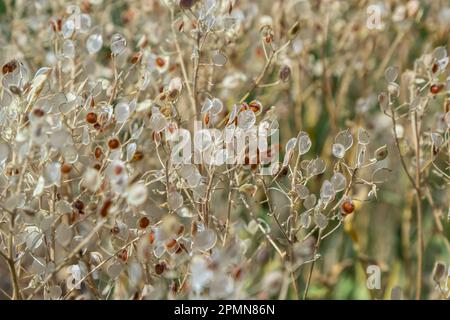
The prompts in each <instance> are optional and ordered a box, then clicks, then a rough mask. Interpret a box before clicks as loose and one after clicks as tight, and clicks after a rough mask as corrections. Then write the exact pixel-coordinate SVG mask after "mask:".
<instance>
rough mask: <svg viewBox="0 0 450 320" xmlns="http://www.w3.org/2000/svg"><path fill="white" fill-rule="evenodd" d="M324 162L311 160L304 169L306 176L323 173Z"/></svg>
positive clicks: (318, 159) (317, 159)
mask: <svg viewBox="0 0 450 320" xmlns="http://www.w3.org/2000/svg"><path fill="white" fill-rule="evenodd" d="M325 168H326V165H325V161H323V160H322V159H320V158H316V159H314V160H311V161H310V162H309V163H308V166H307V167H306V174H307V176H308V177H311V176H317V175H319V174H321V173H323V172H324V171H325Z"/></svg>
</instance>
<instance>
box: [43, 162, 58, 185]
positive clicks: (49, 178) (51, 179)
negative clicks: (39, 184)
mask: <svg viewBox="0 0 450 320" xmlns="http://www.w3.org/2000/svg"><path fill="white" fill-rule="evenodd" d="M44 179H45V186H46V187H50V186H52V185H56V186H59V183H60V180H61V164H60V163H59V162H50V163H48V164H47V165H46V166H45V168H44Z"/></svg>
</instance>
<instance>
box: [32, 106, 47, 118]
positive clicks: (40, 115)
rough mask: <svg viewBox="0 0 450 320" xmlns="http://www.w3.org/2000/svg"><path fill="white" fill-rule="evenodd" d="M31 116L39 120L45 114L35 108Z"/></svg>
mask: <svg viewBox="0 0 450 320" xmlns="http://www.w3.org/2000/svg"><path fill="white" fill-rule="evenodd" d="M33 115H34V116H35V117H38V118H41V117H43V116H44V115H45V113H44V110H42V109H39V108H37V109H34V110H33Z"/></svg>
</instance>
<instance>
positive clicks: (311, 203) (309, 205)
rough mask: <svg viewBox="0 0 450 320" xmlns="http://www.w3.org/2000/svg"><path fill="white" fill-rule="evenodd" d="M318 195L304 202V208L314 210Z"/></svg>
mask: <svg viewBox="0 0 450 320" xmlns="http://www.w3.org/2000/svg"><path fill="white" fill-rule="evenodd" d="M316 200H317V198H316V195H315V194H310V195H309V196H308V197H306V199H305V200H304V201H303V206H304V207H305V208H306V210H309V209H312V208H313V207H314V205H315V204H316Z"/></svg>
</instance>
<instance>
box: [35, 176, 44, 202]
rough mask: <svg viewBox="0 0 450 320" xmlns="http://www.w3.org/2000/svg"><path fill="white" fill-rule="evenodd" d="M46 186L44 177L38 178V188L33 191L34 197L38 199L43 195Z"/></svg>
mask: <svg viewBox="0 0 450 320" xmlns="http://www.w3.org/2000/svg"><path fill="white" fill-rule="evenodd" d="M44 184H45V180H44V177H43V176H40V177H39V178H38V181H37V183H36V186H35V188H34V191H33V197H38V196H40V195H41V194H42V192H44Z"/></svg>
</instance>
